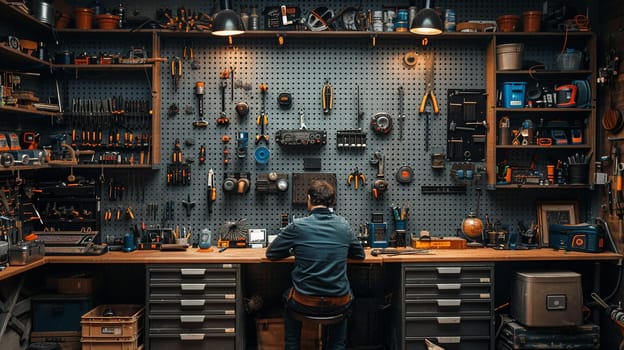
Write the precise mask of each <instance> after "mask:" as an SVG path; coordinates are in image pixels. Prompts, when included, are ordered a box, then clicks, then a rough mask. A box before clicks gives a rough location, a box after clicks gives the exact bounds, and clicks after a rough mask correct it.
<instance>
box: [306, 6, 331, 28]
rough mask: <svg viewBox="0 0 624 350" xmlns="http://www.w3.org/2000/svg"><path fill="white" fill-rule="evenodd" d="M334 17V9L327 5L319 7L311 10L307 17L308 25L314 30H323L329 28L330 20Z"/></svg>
mask: <svg viewBox="0 0 624 350" xmlns="http://www.w3.org/2000/svg"><path fill="white" fill-rule="evenodd" d="M332 18H334V11H333V10H331V9H329V8H327V7H324V6H322V7H317V8H315V9H314V10H310V13H309V14H308V18H307V19H306V27H308V29H309V30H310V31H313V32H322V31H324V30H327V29H329V22H330V20H331V19H332Z"/></svg>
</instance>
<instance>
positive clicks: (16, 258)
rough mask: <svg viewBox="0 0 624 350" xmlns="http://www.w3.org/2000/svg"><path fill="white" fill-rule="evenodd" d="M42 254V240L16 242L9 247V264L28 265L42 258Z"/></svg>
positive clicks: (43, 247)
mask: <svg viewBox="0 0 624 350" xmlns="http://www.w3.org/2000/svg"><path fill="white" fill-rule="evenodd" d="M44 255H45V245H44V244H43V241H40V240H35V241H28V242H18V243H17V244H14V245H12V246H11V248H9V265H14V266H21V265H28V264H30V263H31V262H33V261H37V260H39V259H42V258H43V256H44Z"/></svg>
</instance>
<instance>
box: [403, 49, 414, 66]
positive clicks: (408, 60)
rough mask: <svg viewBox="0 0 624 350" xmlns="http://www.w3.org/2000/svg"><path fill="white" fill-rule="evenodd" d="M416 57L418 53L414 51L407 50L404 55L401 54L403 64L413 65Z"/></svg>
mask: <svg viewBox="0 0 624 350" xmlns="http://www.w3.org/2000/svg"><path fill="white" fill-rule="evenodd" d="M417 57H418V54H417V53H416V52H414V51H409V52H407V53H406V54H405V56H403V62H404V63H405V65H407V66H410V67H411V66H414V65H416V58H417Z"/></svg>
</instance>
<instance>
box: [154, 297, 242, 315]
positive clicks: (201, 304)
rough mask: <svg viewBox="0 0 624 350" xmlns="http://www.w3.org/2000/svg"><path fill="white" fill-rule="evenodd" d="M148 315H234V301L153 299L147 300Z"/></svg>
mask: <svg viewBox="0 0 624 350" xmlns="http://www.w3.org/2000/svg"><path fill="white" fill-rule="evenodd" d="M149 313H150V314H151V315H154V314H178V315H179V314H198V313H201V314H204V315H229V314H232V315H233V314H235V313H236V300H235V299H221V300H215V299H154V300H149Z"/></svg>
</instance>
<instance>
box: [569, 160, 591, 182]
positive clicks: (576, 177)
mask: <svg viewBox="0 0 624 350" xmlns="http://www.w3.org/2000/svg"><path fill="white" fill-rule="evenodd" d="M588 175H589V164H570V166H569V168H568V183H569V184H586V183H587V178H588Z"/></svg>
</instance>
